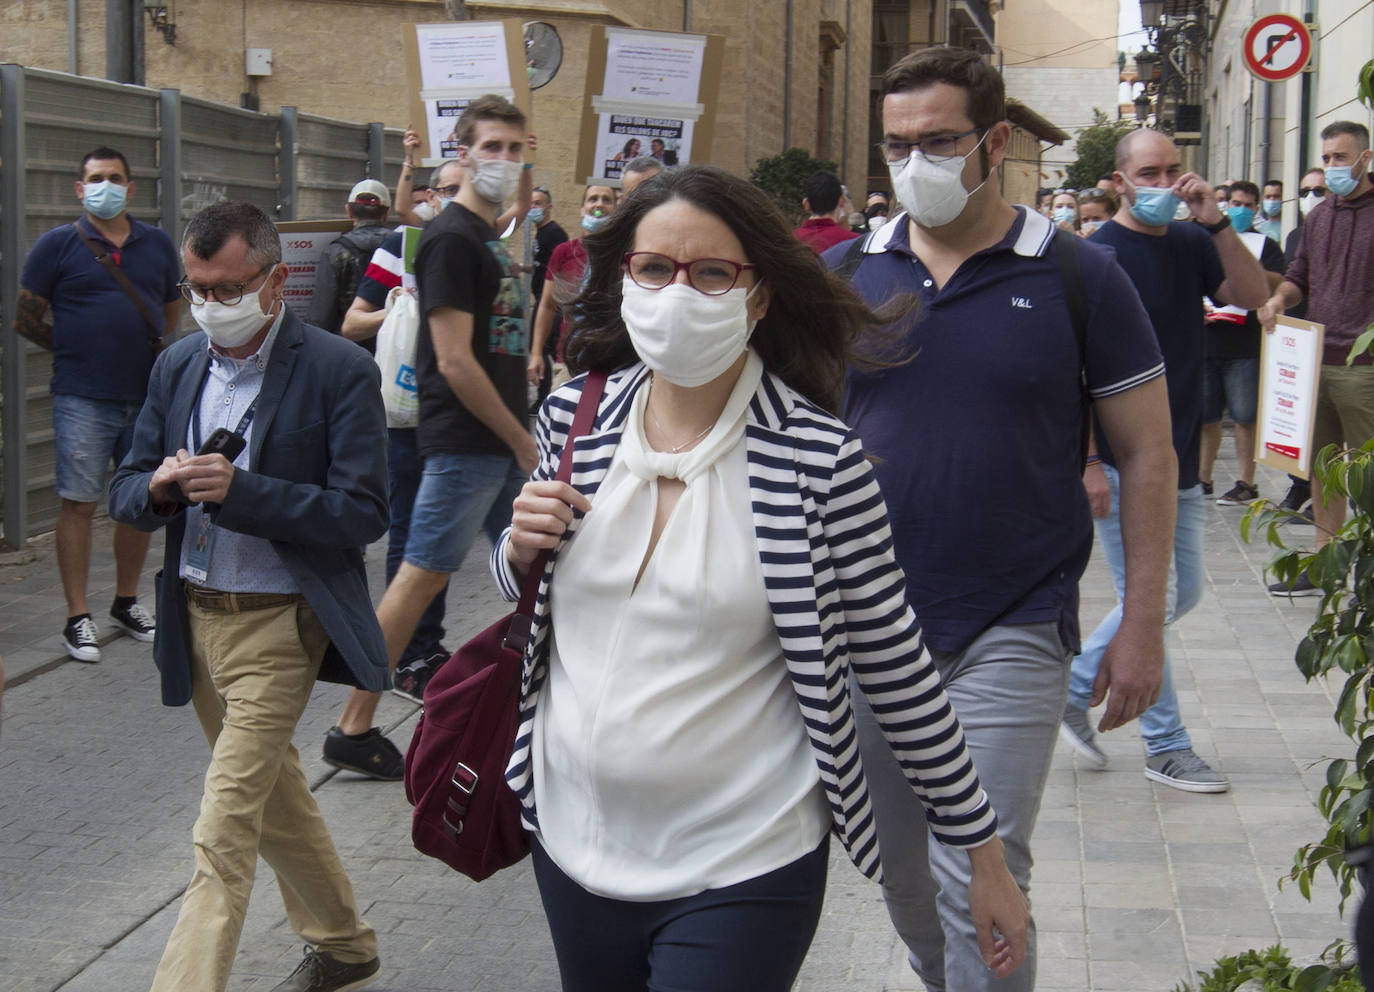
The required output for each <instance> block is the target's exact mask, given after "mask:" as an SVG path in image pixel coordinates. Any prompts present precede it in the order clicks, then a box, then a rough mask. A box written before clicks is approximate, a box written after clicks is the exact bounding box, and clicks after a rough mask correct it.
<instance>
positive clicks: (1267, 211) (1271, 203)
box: [1264, 200, 1283, 217]
mask: <svg viewBox="0 0 1374 992" xmlns="http://www.w3.org/2000/svg"><path fill="white" fill-rule="evenodd" d="M1282 210H1283V201H1282V200H1265V201H1264V216H1266V217H1277V216H1278V215H1279V213H1280V212H1281V211H1282Z"/></svg>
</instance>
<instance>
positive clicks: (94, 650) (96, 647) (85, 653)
mask: <svg viewBox="0 0 1374 992" xmlns="http://www.w3.org/2000/svg"><path fill="white" fill-rule="evenodd" d="M62 642H63V643H64V644H65V645H66V646H67V654H69V655H71V656H72V657H73V658H75V659H76V660H77V661H89V662H91V663H92V664H94V663H95V662H97V661H99V660H100V631H99V629H97V627H96V625H95V621H94V620H92V619H91V615H90V614H89V613H83V614H81V616H79V617H72V618H71V619H70V620H68V621H67V626H66V627H64V628H62Z"/></svg>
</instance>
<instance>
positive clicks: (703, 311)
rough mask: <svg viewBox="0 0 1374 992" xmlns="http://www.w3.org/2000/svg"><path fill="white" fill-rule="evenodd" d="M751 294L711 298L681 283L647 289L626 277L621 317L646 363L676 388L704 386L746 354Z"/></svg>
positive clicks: (738, 292) (730, 293) (751, 329)
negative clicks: (676, 386)
mask: <svg viewBox="0 0 1374 992" xmlns="http://www.w3.org/2000/svg"><path fill="white" fill-rule="evenodd" d="M757 288H758V285H757V284H756V285H755V286H754V289H757ZM753 291H754V290H753V289H751V290H748V291H746V290H745V289H744V287H743V286H739V287H736V288H735V289H732V290H729V291H728V292H725V293H722V294H721V295H719V296H707V295H706V294H705V293H699V292H697V291H696V290H695V289H693V288H692V287H691V286H689V285H687V284H686V283H680V282H675V283H669V284H668V285H667V286H664V287H663V288H662V289H645V288H644V287H643V286H640V285H639V284H637V283H636V282H635V281H634V280H633V279H631V278H630V277H629V276H628V275H627V276H625V278H624V279H623V280H622V282H621V288H620V292H621V297H620V316H621V319H622V320H624V321H625V329H626V330H627V331H629V333H630V342H631V343H632V344H633V345H634V349H635V351H636V352H637V353H638V354H639V357H640V358H641V359H643V360H644V364H645V365H647V366H649V368H650V369H652V370H653V371H654V372H655V373H656V374H658V375H661V376H663V378H665V379H667V380H668V381H669V382H671V383H673V384H675V385H678V386H688V387H690V386H704V385H705V384H706V383H708V382H710V381H711V380H713V379H715V378H717V377H718V376H720V375H722V374H723V373H724V372H725V370H726V369H728V368H729V367H730V366H731V365H733V364H734V363H735V360H736V359H738V358H739V356H740V355H742V354H744V349H745V347H746V346H747V345H748V344H749V335H750V334H752V333H753V332H754V324H755V323H757V321H754V320H751V319H750V318H749V296H750V295H751V294H752V293H753Z"/></svg>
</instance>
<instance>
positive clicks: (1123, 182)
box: [1063, 128, 1269, 792]
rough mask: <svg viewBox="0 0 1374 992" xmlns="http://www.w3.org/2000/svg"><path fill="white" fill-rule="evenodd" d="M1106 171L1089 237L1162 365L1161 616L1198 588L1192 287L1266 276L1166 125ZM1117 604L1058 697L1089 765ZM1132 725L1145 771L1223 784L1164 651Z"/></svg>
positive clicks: (1242, 293)
mask: <svg viewBox="0 0 1374 992" xmlns="http://www.w3.org/2000/svg"><path fill="white" fill-rule="evenodd" d="M1114 175H1115V177H1116V189H1117V193H1118V194H1119V195H1120V197H1121V208H1120V209H1119V210H1118V211H1117V212H1116V216H1115V217H1113V218H1112V219H1111V220H1109V221H1108V222H1107V223H1105V224H1103V225H1102V226H1101V227H1100V228H1098V229H1097V232H1096V233H1095V234H1093V236H1092V241H1093V242H1094V243H1100V244H1105V245H1109V246H1111V247H1112V248H1114V249H1115V250H1116V257H1117V260H1118V261H1119V262H1120V263H1121V266H1122V268H1124V269H1125V270H1126V272H1127V274H1128V275H1129V276H1130V278H1131V281H1132V282H1133V283H1135V287H1136V289H1137V290H1138V291H1139V292H1140V298H1141V300H1142V301H1144V303H1145V309H1146V311H1147V312H1148V313H1149V315H1150V323H1151V324H1152V325H1153V327H1154V333H1155V335H1156V336H1157V337H1158V339H1159V350H1160V351H1161V352H1162V353H1163V355H1164V364H1165V367H1166V369H1167V370H1168V372H1167V379H1168V384H1169V414H1170V421H1171V423H1172V427H1173V446H1174V451H1175V453H1176V454H1177V455H1178V484H1177V491H1176V499H1177V504H1178V505H1177V527H1176V530H1175V534H1174V545H1173V562H1172V565H1171V569H1170V576H1169V604H1168V606H1169V612H1168V620H1169V622H1170V623H1172V622H1173V621H1175V620H1177V619H1178V618H1179V617H1181V616H1183V615H1184V614H1185V613H1187V612H1188V611H1189V610H1190V609H1192V608H1193V606H1194V605H1195V604H1196V603H1197V601H1198V599H1200V598H1201V596H1202V585H1203V582H1204V581H1205V575H1204V572H1203V568H1202V530H1203V523H1204V521H1205V519H1206V499H1205V496H1204V494H1203V489H1202V483H1201V481H1200V480H1199V479H1198V455H1199V452H1200V450H1201V443H1202V412H1203V402H1202V395H1203V393H1202V390H1203V369H1204V364H1205V363H1204V357H1205V351H1206V341H1207V337H1206V331H1205V330H1204V322H1203V317H1204V311H1203V302H1202V301H1203V297H1204V296H1210V297H1211V298H1212V299H1213V300H1215V301H1217V302H1218V303H1222V304H1230V305H1232V306H1236V307H1240V308H1241V309H1242V310H1253V309H1256V308H1258V307H1260V306H1262V305H1263V304H1264V301H1265V300H1266V299H1268V295H1269V280H1268V278H1267V277H1266V276H1265V274H1264V269H1263V268H1262V267H1261V266H1260V263H1259V259H1258V258H1256V257H1255V255H1254V254H1253V253H1252V252H1251V251H1250V249H1249V248H1247V247H1246V246H1245V242H1244V241H1242V240H1241V237H1240V232H1238V231H1236V230H1235V228H1234V227H1233V226H1232V224H1231V218H1230V216H1229V215H1226V214H1223V213H1222V212H1221V209H1220V208H1219V207H1218V206H1217V200H1216V195H1215V193H1214V192H1213V190H1212V187H1211V186H1209V185H1208V184H1207V182H1206V180H1204V179H1203V178H1202V177H1201V176H1199V175H1197V174H1196V173H1192V172H1184V171H1183V166H1182V165H1181V164H1180V162H1179V158H1178V149H1177V148H1175V147H1174V143H1173V141H1171V140H1170V139H1169V137H1168V136H1167V135H1164V134H1162V133H1160V132H1158V131H1151V130H1148V129H1145V128H1142V129H1140V130H1138V131H1132V132H1130V133H1129V134H1128V135H1126V137H1124V138H1122V139H1121V141H1120V142H1118V143H1117V146H1116V172H1115V173H1114ZM1252 188H1253V187H1252ZM1180 203H1182V204H1186V205H1187V208H1188V210H1189V213H1190V216H1191V218H1192V219H1193V220H1196V221H1197V223H1192V222H1191V221H1190V222H1186V223H1176V222H1174V215H1175V213H1176V212H1177V210H1178V207H1179V204H1180ZM1097 445H1098V451H1099V453H1100V454H1101V458H1102V461H1101V465H1100V467H1099V468H1093V469H1089V471H1088V473H1087V474H1086V475H1085V476H1084V479H1083V482H1084V485H1085V486H1087V487H1088V489H1089V491H1090V492H1093V491H1096V492H1098V493H1106V494H1107V496H1108V498H1109V499H1110V502H1111V509H1110V512H1109V513H1108V514H1107V515H1106V516H1105V517H1103V518H1102V519H1100V520H1099V521H1098V524H1097V536H1098V538H1099V540H1101V541H1102V550H1103V553H1104V555H1105V556H1106V558H1107V564H1108V566H1109V567H1110V568H1111V570H1112V580H1113V582H1114V583H1115V584H1116V589H1117V595H1118V596H1121V597H1123V598H1124V599H1125V600H1126V601H1127V602H1129V597H1130V589H1131V582H1133V581H1134V579H1133V578H1132V577H1131V576H1130V575H1129V574H1128V573H1126V572H1125V571H1123V564H1124V562H1125V560H1126V559H1124V558H1123V553H1122V543H1121V527H1122V525H1123V523H1124V521H1123V520H1122V519H1121V517H1120V515H1119V514H1118V511H1117V500H1116V492H1117V485H1118V482H1119V476H1118V469H1119V468H1120V459H1119V452H1117V450H1116V447H1117V445H1116V440H1115V439H1114V438H1103V437H1101V436H1100V435H1099V437H1098V441H1097ZM1120 610H1121V608H1120V607H1119V606H1118V607H1117V608H1116V609H1114V610H1113V611H1112V612H1111V613H1108V614H1107V616H1106V618H1105V619H1103V621H1102V623H1101V624H1100V625H1099V626H1098V628H1097V629H1096V630H1095V631H1093V632H1092V633H1091V634H1090V635H1088V638H1087V640H1086V641H1084V642H1083V651H1082V653H1081V654H1080V655H1079V656H1078V657H1077V658H1075V659H1074V662H1073V676H1072V678H1071V679H1070V682H1069V705H1068V707H1067V708H1066V709H1065V710H1064V728H1063V737H1064V739H1065V741H1067V742H1068V743H1069V744H1071V745H1072V746H1073V747H1074V750H1076V751H1077V752H1078V753H1079V754H1080V755H1081V756H1082V757H1084V758H1085V759H1086V760H1088V761H1089V762H1090V763H1092V764H1094V765H1096V766H1097V767H1099V768H1101V767H1104V766H1105V765H1106V763H1107V756H1106V755H1105V754H1104V753H1103V752H1102V750H1101V749H1100V748H1099V747H1098V746H1097V743H1096V741H1095V739H1094V735H1093V730H1092V726H1091V724H1090V722H1089V720H1088V709H1089V707H1091V706H1093V705H1095V704H1096V703H1098V702H1099V701H1100V698H1101V693H1100V691H1099V690H1098V689H1097V687H1096V686H1095V682H1096V681H1097V679H1098V671H1099V666H1100V665H1101V664H1102V658H1103V653H1104V651H1105V650H1106V648H1107V645H1108V644H1110V643H1111V641H1112V639H1113V637H1114V636H1115V632H1116V626H1117V624H1118V623H1119V622H1120V616H1121V613H1120ZM1102 729H1107V728H1102ZM1140 734H1141V736H1142V737H1143V738H1144V739H1145V748H1146V751H1147V752H1148V757H1147V758H1146V759H1145V777H1146V778H1148V779H1151V780H1152V781H1155V782H1159V783H1161V784H1163V785H1168V786H1170V787H1172V788H1175V789H1182V790H1184V791H1186V792H1225V791H1226V790H1227V789H1228V788H1230V785H1229V783H1228V782H1227V781H1226V777H1225V776H1224V775H1222V774H1220V773H1219V772H1217V771H1216V770H1214V769H1213V768H1211V767H1210V766H1209V765H1208V764H1207V762H1205V761H1204V760H1203V759H1202V758H1200V757H1198V755H1197V754H1196V752H1194V751H1193V746H1192V741H1191V739H1190V738H1189V736H1188V730H1187V728H1186V727H1184V726H1183V719H1182V717H1181V715H1180V714H1179V709H1178V696H1177V695H1176V694H1175V692H1174V685H1173V678H1172V677H1171V675H1170V673H1169V667H1168V657H1167V655H1166V657H1165V668H1164V681H1163V685H1162V686H1161V689H1160V694H1159V700H1158V701H1157V702H1156V703H1155V704H1154V705H1153V706H1151V707H1150V708H1149V710H1147V711H1146V712H1145V713H1142V714H1141V716H1140Z"/></svg>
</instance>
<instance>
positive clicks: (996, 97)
mask: <svg viewBox="0 0 1374 992" xmlns="http://www.w3.org/2000/svg"><path fill="white" fill-rule="evenodd" d="M935 83H947V84H948V85H950V86H957V87H959V88H960V89H961V90H963V91H964V92H965V94H966V96H967V101H968V107H967V112H968V118H969V120H970V121H972V122H973V126H974V127H980V128H989V127H992V126H993V125H994V124H997V123H999V122H1001V121H1003V120H1005V119H1006V116H1007V92H1006V85H1005V84H1004V83H1003V81H1002V76H1001V74H1000V73H999V72H998V71H997V70H996V69H994V68H993V67H992V66H990V65H988V63H987V62H986V61H984V59H983V57H982V56H981V55H979V54H978V53H977V52H974V51H971V50H969V49H967V48H952V47H950V46H948V45H937V46H935V47H934V48H924V49H922V50H920V51H918V52H908V53H907V54H906V55H903V56H902V57H901V58H900V59H898V60H897V61H896V62H894V63H893V64H892V65H891V66H890V67H889V68H888V70H887V72H885V73H883V96H887V95H888V94H889V93H905V92H907V91H908V90H919V89H924V88H925V87H927V86H932V85H934V84H935Z"/></svg>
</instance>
